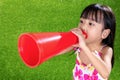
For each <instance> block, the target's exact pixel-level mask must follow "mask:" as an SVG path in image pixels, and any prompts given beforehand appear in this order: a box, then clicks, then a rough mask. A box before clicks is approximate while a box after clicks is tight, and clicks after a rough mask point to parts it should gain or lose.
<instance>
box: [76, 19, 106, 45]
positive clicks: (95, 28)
mask: <svg viewBox="0 0 120 80" xmlns="http://www.w3.org/2000/svg"><path fill="white" fill-rule="evenodd" d="M103 26H104V24H103V22H100V23H98V22H96V21H94V20H92V19H90V18H89V19H85V18H80V23H79V25H78V28H80V29H81V30H83V31H85V32H86V33H87V36H88V37H87V39H86V43H92V42H93V43H95V42H101V41H102V32H103Z"/></svg>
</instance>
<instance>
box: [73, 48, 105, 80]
mask: <svg viewBox="0 0 120 80" xmlns="http://www.w3.org/2000/svg"><path fill="white" fill-rule="evenodd" d="M75 53H76V54H77V58H76V64H75V67H74V69H73V79H74V80H105V79H104V78H102V77H101V76H100V74H99V73H98V72H97V70H96V69H95V68H94V66H93V65H92V64H88V65H86V64H83V63H82V62H81V60H80V58H79V57H78V54H79V53H80V51H79V49H78V50H76V52H75ZM95 53H96V55H97V57H99V58H100V53H98V52H97V51H95Z"/></svg>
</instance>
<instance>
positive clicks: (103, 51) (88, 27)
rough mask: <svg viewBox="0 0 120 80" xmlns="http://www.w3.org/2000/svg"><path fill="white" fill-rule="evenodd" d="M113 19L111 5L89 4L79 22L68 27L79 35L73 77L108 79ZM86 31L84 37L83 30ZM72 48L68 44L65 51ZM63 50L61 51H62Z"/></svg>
mask: <svg viewBox="0 0 120 80" xmlns="http://www.w3.org/2000/svg"><path fill="white" fill-rule="evenodd" d="M115 27H116V20H115V16H114V14H113V12H112V10H111V8H110V7H108V6H104V5H100V4H92V5H89V6H87V7H86V8H85V9H84V10H83V12H82V14H81V16H80V24H79V25H78V27H77V28H74V29H72V30H71V31H72V32H73V33H74V34H75V35H76V36H77V37H78V39H79V43H78V44H76V45H75V46H74V47H75V48H76V51H75V53H76V55H77V57H76V64H75V67H74V69H73V78H74V80H108V78H109V75H110V72H111V69H112V67H113V57H114V55H113V53H114V50H113V49H114V48H113V44H114V38H115ZM83 31H84V33H86V34H87V38H85V36H84V35H82V33H83ZM71 49H73V47H70V48H68V49H66V50H65V51H69V50H71ZM62 53H63V52H62Z"/></svg>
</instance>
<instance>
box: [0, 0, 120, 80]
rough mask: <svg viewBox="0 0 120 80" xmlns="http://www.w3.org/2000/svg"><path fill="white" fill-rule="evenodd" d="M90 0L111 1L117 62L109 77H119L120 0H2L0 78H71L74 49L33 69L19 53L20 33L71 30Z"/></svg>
mask: <svg viewBox="0 0 120 80" xmlns="http://www.w3.org/2000/svg"><path fill="white" fill-rule="evenodd" d="M91 3H101V4H105V5H109V6H110V7H112V9H113V11H114V13H115V15H116V20H117V28H116V38H115V65H114V68H113V69H112V72H111V75H110V80H118V79H120V69H119V68H120V50H119V49H120V41H119V40H120V38H119V36H120V32H119V31H120V27H119V26H120V22H119V20H120V16H119V15H120V8H119V3H120V1H119V0H0V80H72V69H73V67H74V64H75V55H70V54H71V53H72V52H70V53H67V54H63V55H60V56H56V57H54V58H52V59H50V60H48V61H46V62H45V63H43V64H41V65H40V66H38V67H36V68H33V69H31V68H28V67H27V66H26V65H25V64H24V63H23V62H22V60H21V58H20V56H19V53H18V47H17V45H18V44H17V42H18V37H19V35H20V34H21V33H25V32H65V31H69V30H70V29H71V28H74V27H76V26H77V25H78V22H79V16H80V14H81V12H82V10H83V9H84V8H85V7H86V6H87V5H89V4H91Z"/></svg>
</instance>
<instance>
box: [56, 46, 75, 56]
mask: <svg viewBox="0 0 120 80" xmlns="http://www.w3.org/2000/svg"><path fill="white" fill-rule="evenodd" d="M73 48H74V47H73V46H70V47H68V48H67V49H65V50H63V51H61V52H59V53H58V54H57V55H61V54H64V53H67V52H70V51H72V50H73Z"/></svg>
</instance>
